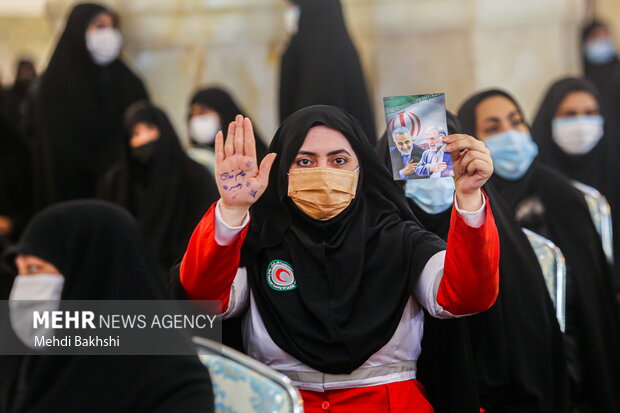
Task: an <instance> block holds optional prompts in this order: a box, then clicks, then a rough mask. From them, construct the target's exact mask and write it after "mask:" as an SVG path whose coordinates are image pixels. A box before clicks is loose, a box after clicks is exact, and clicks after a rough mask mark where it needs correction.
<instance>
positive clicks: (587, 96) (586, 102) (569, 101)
mask: <svg viewBox="0 0 620 413" xmlns="http://www.w3.org/2000/svg"><path fill="white" fill-rule="evenodd" d="M560 106H598V104H597V103H596V99H595V98H594V96H592V94H591V93H590V92H587V91H585V90H576V91H574V92H570V93H568V94H567V95H566V96H564V99H562V102H561V103H560Z"/></svg>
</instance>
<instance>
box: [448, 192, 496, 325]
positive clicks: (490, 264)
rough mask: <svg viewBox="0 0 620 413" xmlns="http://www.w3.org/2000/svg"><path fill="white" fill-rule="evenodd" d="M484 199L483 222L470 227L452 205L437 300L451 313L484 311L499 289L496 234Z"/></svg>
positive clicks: (490, 304) (492, 219)
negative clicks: (479, 225)
mask: <svg viewBox="0 0 620 413" xmlns="http://www.w3.org/2000/svg"><path fill="white" fill-rule="evenodd" d="M484 197H485V201H486V218H485V221H484V224H482V226H481V227H479V228H474V227H471V226H469V225H467V223H466V222H465V220H464V219H463V217H462V216H461V214H459V213H458V212H457V211H456V208H455V207H454V206H453V207H452V208H453V209H452V218H451V219H450V231H449V232H448V246H447V249H446V258H445V261H444V273H443V278H442V280H441V283H440V284H439V291H438V292H437V303H438V304H439V305H441V306H442V307H443V308H444V309H445V310H446V311H449V312H450V313H452V314H454V315H466V314H474V313H479V312H481V311H485V310H488V309H489V308H490V307H491V306H492V305H493V304H494V303H495V299H496V298H497V294H498V292H499V235H498V233H497V227H496V226H495V219H494V218H493V213H492V212H491V206H490V204H489V198H488V197H487V196H486V194H484Z"/></svg>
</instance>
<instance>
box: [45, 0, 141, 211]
mask: <svg viewBox="0 0 620 413" xmlns="http://www.w3.org/2000/svg"><path fill="white" fill-rule="evenodd" d="M102 12H109V11H108V9H106V8H104V7H103V6H100V5H97V4H92V3H83V4H78V5H77V6H75V7H74V8H73V10H72V11H71V13H70V15H69V17H68V19H67V23H66V26H65V29H64V31H63V33H62V35H61V36H60V39H59V40H58V43H57V45H56V49H55V50H54V53H53V54H52V58H51V60H50V62H49V64H48V66H47V69H46V70H45V73H44V74H43V76H42V78H41V83H40V85H39V87H38V88H37V92H36V96H35V98H34V99H35V101H34V108H33V117H34V123H35V124H34V129H33V133H34V138H33V139H34V146H33V147H34V149H35V150H34V153H33V161H34V177H35V202H36V203H37V207H38V209H41V208H43V207H45V206H47V205H50V204H52V203H55V202H60V201H63V200H69V199H76V198H91V197H94V195H95V190H96V186H97V182H98V180H99V179H100V178H101V176H102V175H103V174H104V173H105V172H106V171H107V170H108V169H109V168H110V167H111V166H112V164H113V163H114V162H116V161H117V160H119V159H120V158H121V156H122V152H123V139H122V117H123V113H124V111H125V109H126V108H127V107H128V106H129V105H130V104H132V103H133V102H136V101H138V100H143V99H147V98H148V95H147V92H146V90H145V89H144V85H143V84H142V81H141V80H140V79H139V78H138V77H137V76H136V75H135V74H134V73H133V72H132V71H131V70H130V69H129V68H128V67H127V66H126V65H125V64H124V63H123V62H122V61H121V60H120V59H116V60H115V61H114V62H112V63H110V64H109V65H107V66H98V65H97V64H95V63H94V62H93V60H92V57H91V56H90V53H89V52H88V49H87V48H86V40H85V34H86V29H87V27H88V25H89V23H90V21H91V20H92V19H93V18H94V17H96V16H97V15H98V14H100V13H102Z"/></svg>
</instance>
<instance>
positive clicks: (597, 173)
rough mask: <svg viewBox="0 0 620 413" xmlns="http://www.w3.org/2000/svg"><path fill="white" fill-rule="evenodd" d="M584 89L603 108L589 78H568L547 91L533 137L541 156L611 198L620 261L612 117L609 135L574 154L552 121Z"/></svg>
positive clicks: (618, 157)
mask: <svg viewBox="0 0 620 413" xmlns="http://www.w3.org/2000/svg"><path fill="white" fill-rule="evenodd" d="M577 91H583V92H587V93H589V94H591V95H592V96H593V97H594V98H595V99H596V101H597V103H598V105H599V107H600V108H601V111H604V110H605V108H604V107H603V105H602V101H601V97H600V95H599V93H598V91H597V89H596V87H595V86H594V85H593V84H592V83H590V82H589V81H588V80H586V79H581V78H566V79H562V80H559V81H557V82H555V83H554V84H553V85H552V86H551V87H550V88H549V90H548V91H547V94H546V95H545V97H544V99H543V101H542V103H541V105H540V108H539V109H538V114H537V115H536V119H535V120H534V125H533V126H532V137H533V138H534V140H535V141H536V144H537V145H538V149H539V159H540V161H541V162H543V163H545V164H546V165H549V166H552V167H553V168H555V169H557V170H558V171H560V172H562V173H563V174H564V175H566V176H568V177H570V178H572V179H574V180H576V181H579V182H582V183H584V184H587V185H590V186H592V187H594V188H596V189H598V190H599V191H600V192H601V193H602V194H603V195H605V197H606V198H607V200H608V201H609V204H610V205H611V208H612V218H613V219H612V222H613V233H614V235H615V237H614V238H615V239H614V258H615V262H617V263H620V180H619V179H618V174H617V165H618V163H620V147H618V146H617V142H615V141H617V140H618V139H620V135H618V134H617V133H616V134H615V136H614V132H613V131H612V127H611V125H610V120H609V116H606V113H603V112H602V115H603V117H604V119H605V135H604V136H603V138H602V139H601V141H600V142H599V143H598V144H597V145H596V146H595V147H594V148H593V149H592V150H591V151H590V152H588V153H586V154H583V155H571V154H567V153H566V152H564V151H563V150H562V149H561V148H560V147H559V146H558V145H557V144H556V143H555V141H554V140H553V138H552V131H551V123H552V121H553V119H554V118H555V114H556V112H557V110H558V108H559V106H560V105H561V103H562V101H563V100H564V98H566V96H567V95H568V94H570V93H572V92H577ZM619 272H620V266H616V267H615V273H616V274H615V280H616V288H619V287H620V274H619Z"/></svg>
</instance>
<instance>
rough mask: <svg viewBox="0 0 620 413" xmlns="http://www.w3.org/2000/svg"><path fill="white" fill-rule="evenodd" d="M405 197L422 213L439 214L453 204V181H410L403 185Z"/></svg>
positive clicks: (436, 179)
mask: <svg viewBox="0 0 620 413" xmlns="http://www.w3.org/2000/svg"><path fill="white" fill-rule="evenodd" d="M405 195H406V196H407V198H411V199H412V200H413V202H415V204H416V205H417V206H419V207H420V208H421V209H422V211H424V212H426V213H428V214H433V215H435V214H439V213H441V212H444V211H445V210H447V209H448V208H450V207H451V206H452V203H453V202H454V180H452V179H451V178H429V179H410V180H408V181H407V183H406V184H405Z"/></svg>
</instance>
